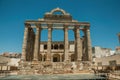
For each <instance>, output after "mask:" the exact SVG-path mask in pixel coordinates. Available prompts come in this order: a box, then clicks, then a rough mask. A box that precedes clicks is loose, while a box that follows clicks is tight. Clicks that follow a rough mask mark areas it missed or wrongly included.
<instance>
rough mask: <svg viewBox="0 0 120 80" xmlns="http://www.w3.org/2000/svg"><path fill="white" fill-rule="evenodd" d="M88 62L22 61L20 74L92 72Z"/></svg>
mask: <svg viewBox="0 0 120 80" xmlns="http://www.w3.org/2000/svg"><path fill="white" fill-rule="evenodd" d="M90 66H91V65H90V63H88V62H68V63H65V62H50V63H49V62H39V61H37V62H27V61H26V62H22V61H21V62H20V66H19V69H20V71H19V72H18V74H66V73H84V72H90Z"/></svg>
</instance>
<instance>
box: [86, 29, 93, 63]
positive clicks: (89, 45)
mask: <svg viewBox="0 0 120 80" xmlns="http://www.w3.org/2000/svg"><path fill="white" fill-rule="evenodd" d="M86 39H87V52H88V60H89V61H92V46H91V39H90V29H89V27H88V28H86Z"/></svg>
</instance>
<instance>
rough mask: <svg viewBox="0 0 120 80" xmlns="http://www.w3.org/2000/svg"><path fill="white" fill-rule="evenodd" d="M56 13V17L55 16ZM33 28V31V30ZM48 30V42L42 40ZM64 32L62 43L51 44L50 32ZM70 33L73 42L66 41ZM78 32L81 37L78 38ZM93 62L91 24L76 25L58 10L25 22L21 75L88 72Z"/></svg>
mask: <svg viewBox="0 0 120 80" xmlns="http://www.w3.org/2000/svg"><path fill="white" fill-rule="evenodd" d="M57 12H59V14H55V13H57ZM33 29H35V30H33ZM43 29H47V30H48V41H41V34H42V33H41V31H42V30H43ZM53 30H63V31H64V35H60V36H64V41H52V31H53ZM68 30H73V32H74V37H75V40H74V41H69V39H68ZM80 31H82V32H83V33H84V36H80ZM91 62H92V49H91V40H90V23H89V22H78V21H77V20H73V19H72V16H71V15H70V14H69V13H67V12H66V11H64V10H63V9H60V8H55V9H53V10H51V11H50V12H47V13H45V15H44V18H42V19H38V20H27V21H25V31H24V40H23V47H22V58H21V61H20V63H19V64H20V66H19V68H20V72H19V73H21V74H23V73H24V74H43V73H46V74H47V73H71V72H79V71H82V70H89V69H90V66H91Z"/></svg>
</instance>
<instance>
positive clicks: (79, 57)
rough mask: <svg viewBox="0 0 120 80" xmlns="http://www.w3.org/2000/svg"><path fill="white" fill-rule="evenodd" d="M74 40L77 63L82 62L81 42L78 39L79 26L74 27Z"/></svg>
mask: <svg viewBox="0 0 120 80" xmlns="http://www.w3.org/2000/svg"><path fill="white" fill-rule="evenodd" d="M75 35H76V36H75V37H76V38H75V39H76V47H75V48H76V49H75V50H76V51H75V52H76V53H77V61H81V60H82V42H81V39H80V29H79V25H76V26H75Z"/></svg>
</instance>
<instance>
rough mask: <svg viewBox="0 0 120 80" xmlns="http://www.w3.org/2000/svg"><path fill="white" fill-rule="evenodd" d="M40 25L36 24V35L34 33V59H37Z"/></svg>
mask: <svg viewBox="0 0 120 80" xmlns="http://www.w3.org/2000/svg"><path fill="white" fill-rule="evenodd" d="M40 32H41V30H40V27H39V26H36V35H35V45H34V57H33V60H34V61H38V56H39V52H40Z"/></svg>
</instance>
